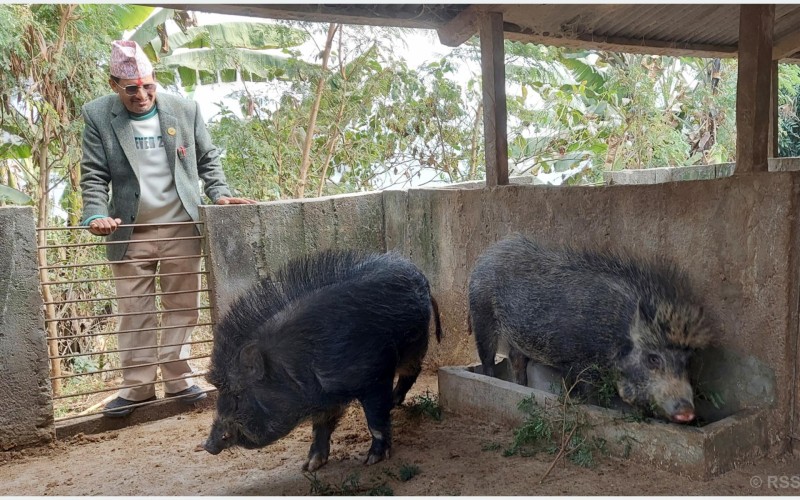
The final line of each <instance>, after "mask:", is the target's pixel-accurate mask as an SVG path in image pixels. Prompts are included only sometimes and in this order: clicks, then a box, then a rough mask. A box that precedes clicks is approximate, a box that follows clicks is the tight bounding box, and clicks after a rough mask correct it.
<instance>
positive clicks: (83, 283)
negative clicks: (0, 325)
mask: <svg viewBox="0 0 800 500" xmlns="http://www.w3.org/2000/svg"><path fill="white" fill-rule="evenodd" d="M178 225H195V226H197V227H198V228H203V227H204V225H203V223H202V222H199V223H198V222H181V223H167V224H122V225H120V226H119V227H133V228H143V227H152V226H178ZM37 231H39V232H40V238H39V242H40V245H39V246H38V247H37V248H38V250H39V252H38V254H39V256H40V263H39V270H40V273H39V274H40V278H41V286H42V287H43V290H44V289H45V287H46V288H47V291H48V293H47V294H46V296H50V295H51V294H52V298H50V299H49V300H46V301H45V302H44V303H43V307H44V309H45V325H46V327H47V330H48V343H49V344H50V351H51V352H50V355H49V356H48V358H49V362H50V367H51V371H50V380H51V383H52V384H53V386H54V389H55V388H56V387H59V388H61V387H63V390H61V391H60V392H59V391H56V390H54V396H53V401H54V407H55V410H56V418H55V422H56V423H58V422H62V421H65V420H71V419H75V418H82V417H85V416H89V415H96V414H99V413H101V412H102V406H103V404H104V403H105V402H106V401H107V400H108V399H109V398H110V396H109V398H106V399H105V400H101V401H96V400H95V398H93V397H92V396H96V395H98V394H103V393H114V392H116V391H118V390H120V389H125V388H132V387H143V386H147V385H150V384H149V383H143V384H132V385H122V384H118V383H114V382H113V379H110V378H109V376H110V375H111V374H120V373H121V372H122V371H123V370H124V368H122V367H121V366H120V365H119V360H118V358H117V356H118V355H119V353H121V352H128V351H137V350H142V349H157V348H159V347H177V346H182V345H189V346H191V349H192V351H193V352H192V355H191V356H189V357H188V358H184V359H186V360H187V361H192V362H193V363H192V366H193V371H194V373H193V374H192V375H186V376H183V377H177V378H173V379H161V380H158V381H157V382H155V384H156V388H157V389H158V388H159V387H161V388H163V384H164V383H165V382H170V381H174V380H182V379H186V378H190V377H197V378H198V379H201V378H202V375H204V374H205V373H206V371H205V366H207V361H208V357H209V354H208V351H210V348H207V347H210V345H211V344H212V342H213V339H212V338H211V335H210V330H211V327H213V322H212V321H210V318H208V319H204V318H203V317H202V316H201V317H200V318H199V319H200V321H198V322H197V323H196V324H195V325H190V324H187V325H169V326H163V327H162V326H156V327H147V328H139V329H128V330H124V331H106V330H107V329H108V328H109V327H110V326H111V327H113V326H114V323H115V322H116V320H117V319H118V318H119V317H123V316H138V315H147V314H152V315H156V317H157V318H160V317H161V315H162V314H163V313H164V312H165V311H164V310H163V309H161V310H156V311H152V310H151V311H143V312H133V313H131V312H128V313H119V312H112V313H108V312H107V311H108V309H107V307H108V306H107V304H108V302H112V303H115V302H116V301H118V300H119V299H129V298H140V297H154V298H155V297H159V296H167V295H177V294H183V293H199V294H200V297H201V303H200V305H199V306H198V307H191V308H178V309H171V310H169V311H170V312H184V311H198V313H199V314H201V315H208V314H209V313H208V311H210V306H209V305H207V304H208V300H209V292H210V291H211V290H210V289H209V288H208V287H207V285H206V286H204V285H203V284H201V286H200V287H199V288H197V289H192V290H181V291H173V292H161V291H160V290H159V291H157V292H155V293H145V294H140V295H124V296H117V295H116V287H115V286H114V284H115V283H116V282H117V281H118V280H121V279H136V278H140V277H139V276H120V277H116V276H113V275H111V273H110V272H109V269H110V267H109V266H110V264H129V263H142V262H159V261H166V260H179V259H201V263H202V265H201V270H200V271H199V272H178V273H160V272H157V273H156V274H154V275H152V276H153V278H154V279H156V278H160V277H166V276H170V277H173V276H188V275H199V276H200V277H201V279H202V278H205V280H206V281H207V277H208V271H206V270H205V269H204V268H205V260H206V254H205V252H201V253H200V254H199V255H187V256H178V257H164V258H148V259H130V260H121V261H108V260H98V257H100V255H101V254H100V253H99V252H101V251H102V252H104V248H103V247H106V246H108V245H112V244H117V243H144V242H162V241H178V240H201V241H203V240H204V238H205V235H204V234H203V232H202V231H201V234H200V235H199V236H191V237H175V238H155V239H144V240H124V241H123V240H121V241H107V240H101V239H100V238H101V237H97V236H94V235H90V233H89V232H88V231H87V227H86V226H66V227H44V228H38V229H37ZM41 232H44V235H42V234H41ZM59 232H67V236H66V237H64V236H60V237H59V236H58V235H59V234H63V233H59ZM42 236H43V237H42ZM86 238H97V239H98V241H85V239H86ZM54 239H55V241H54ZM59 240H67V241H65V242H63V243H61V242H59ZM76 252H77V253H76ZM64 258H66V259H70V260H71V262H69V261H66V262H65V261H64V260H61V259H64ZM59 260H60V261H59ZM82 260H85V261H82ZM60 274H69V275H70V276H63V278H64V279H63V280H62V279H61V278H62V276H59V275H60ZM98 275H100V276H98ZM51 292H52V293H51ZM67 294H70V295H72V296H69V295H67ZM75 294H82V295H85V296H84V297H77V298H76V295H75ZM101 303H103V304H101ZM63 313H67V315H64V314H63ZM76 313H78V314H76ZM186 327H191V328H194V334H193V335H194V336H193V338H192V339H191V340H190V341H189V342H186V343H181V344H175V343H171V344H160V345H144V346H137V347H135V348H124V349H123V348H118V347H117V346H116V338H117V335H118V334H131V333H135V332H154V333H155V334H156V335H157V334H158V331H159V330H160V331H162V332H163V331H165V330H169V329H177V328H186ZM77 329H80V330H84V329H85V331H84V332H83V333H76V332H75V331H76V330H77ZM98 330H100V331H98ZM198 334H202V335H205V337H200V338H198V337H197V336H198ZM148 344H152V342H148ZM198 348H203V349H204V350H200V351H198V350H197V349H198ZM96 356H97V357H102V361H100V362H101V363H103V365H100V366H103V367H102V368H98V367H97V366H93V365H92V363H93V362H94V357H96ZM81 359H83V360H86V361H81V362H80V363H81V364H80V365H77V364H76V363H77V362H78V361H79V360H81ZM171 361H174V360H171ZM166 362H169V361H163V362H162V361H156V362H152V363H142V364H136V365H131V366H129V367H126V368H140V367H145V366H157V365H160V364H162V363H166ZM86 367H88V369H86ZM64 370H66V371H64ZM74 370H79V371H78V372H76V371H74ZM101 386H102V387H101ZM203 390H204V392H209V391H213V390H214V389H213V388H207V389H203ZM75 398H85V399H86V401H81V402H80V403H81V404H82V405H83V406H86V408H82V406H81V404H79V405H78V406H77V407H74V406H75V405H72V404H69V405H67V406H65V405H64V404H65V403H67V402H68V401H69V400H74V399H75ZM170 399H178V398H170ZM145 404H150V403H136V404H134V405H131V406H132V407H138V406H143V405H145Z"/></svg>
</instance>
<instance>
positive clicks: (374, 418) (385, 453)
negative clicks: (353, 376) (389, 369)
mask: <svg viewBox="0 0 800 500" xmlns="http://www.w3.org/2000/svg"><path fill="white" fill-rule="evenodd" d="M359 400H360V401H361V406H363V407H364V414H365V415H366V417H367V426H368V427H369V433H370V434H372V446H370V448H369V453H368V454H367V459H366V460H365V461H364V463H365V464H367V465H372V464H376V463H378V462H380V461H381V460H383V459H384V458H389V451H390V449H391V447H392V422H391V417H390V415H389V412H390V411H391V409H392V380H391V379H389V382H388V384H385V385H384V384H380V385H376V386H374V388H373V390H372V391H371V392H370V393H369V394H367V395H365V396H363V397H361V398H359Z"/></svg>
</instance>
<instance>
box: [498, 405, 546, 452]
mask: <svg viewBox="0 0 800 500" xmlns="http://www.w3.org/2000/svg"><path fill="white" fill-rule="evenodd" d="M517 407H518V408H519V410H520V411H522V412H525V413H526V414H527V415H526V418H525V422H523V424H522V425H521V426H520V427H518V428H517V429H515V430H514V440H513V442H512V443H511V446H510V447H509V448H508V449H506V450H505V451H504V452H503V456H506V457H508V456H512V455H517V454H522V455H526V454H530V450H531V448H533V449H543V448H549V447H551V446H552V444H553V432H554V431H553V419H552V417H550V416H548V415H547V414H546V413H545V410H544V408H542V407H540V406H539V405H537V404H536V401H535V400H534V399H533V397H532V396H530V397H527V398H525V399H523V400H522V401H520V402H519V404H518V405H517Z"/></svg>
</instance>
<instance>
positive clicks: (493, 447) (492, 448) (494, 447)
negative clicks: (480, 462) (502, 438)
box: [481, 443, 503, 451]
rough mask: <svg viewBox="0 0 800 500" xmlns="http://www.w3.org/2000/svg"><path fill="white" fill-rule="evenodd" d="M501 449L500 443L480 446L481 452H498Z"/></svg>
mask: <svg viewBox="0 0 800 500" xmlns="http://www.w3.org/2000/svg"><path fill="white" fill-rule="evenodd" d="M502 447H503V445H502V444H500V443H484V444H482V445H481V451H498V450H499V449H501V448H502Z"/></svg>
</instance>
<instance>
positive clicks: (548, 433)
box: [503, 390, 607, 467]
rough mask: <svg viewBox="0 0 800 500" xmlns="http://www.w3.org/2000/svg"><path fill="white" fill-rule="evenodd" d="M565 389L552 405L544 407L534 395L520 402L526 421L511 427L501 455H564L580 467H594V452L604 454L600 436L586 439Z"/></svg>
mask: <svg viewBox="0 0 800 500" xmlns="http://www.w3.org/2000/svg"><path fill="white" fill-rule="evenodd" d="M570 392H571V391H566V390H565V393H564V395H562V396H561V397H560V398H559V399H558V402H557V405H554V406H553V407H548V408H545V407H543V406H541V405H539V404H537V403H536V401H535V400H534V399H533V396H529V397H527V398H525V399H523V400H522V401H520V402H519V404H518V406H517V407H518V408H519V410H520V411H522V412H524V413H525V414H526V417H525V421H524V422H523V423H522V425H521V426H520V427H518V428H517V429H515V430H514V439H513V441H512V443H511V445H510V446H509V447H508V448H506V449H505V450H504V451H503V456H505V457H510V456H513V455H519V456H523V457H524V456H531V455H534V454H536V453H539V452H546V453H548V454H550V455H559V456H563V457H566V458H567V459H568V460H569V461H570V462H572V463H574V464H576V465H578V466H581V467H594V465H595V464H596V461H595V452H597V451H599V452H601V453H603V454H606V453H607V450H606V446H605V441H604V440H603V439H597V438H593V439H587V438H586V437H585V436H584V432H585V430H586V429H587V424H586V422H585V419H584V417H583V416H582V415H581V413H580V410H579V409H578V408H577V407H576V403H575V402H574V401H573V400H572V399H571V398H570V396H569V393H570Z"/></svg>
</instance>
